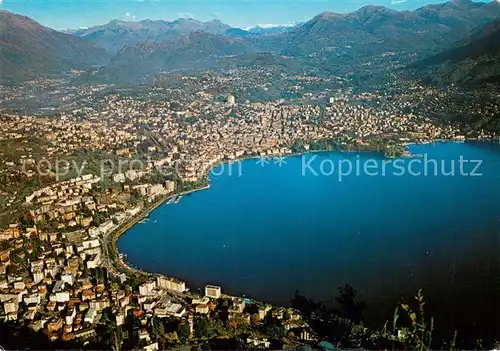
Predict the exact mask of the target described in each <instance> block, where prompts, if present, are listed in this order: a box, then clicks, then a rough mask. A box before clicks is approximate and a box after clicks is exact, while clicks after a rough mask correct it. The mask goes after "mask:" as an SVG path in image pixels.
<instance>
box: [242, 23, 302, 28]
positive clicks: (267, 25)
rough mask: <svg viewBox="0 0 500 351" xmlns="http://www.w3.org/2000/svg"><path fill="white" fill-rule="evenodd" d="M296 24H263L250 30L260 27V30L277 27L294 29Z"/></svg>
mask: <svg viewBox="0 0 500 351" xmlns="http://www.w3.org/2000/svg"><path fill="white" fill-rule="evenodd" d="M293 26H295V24H291V23H287V24H274V23H262V24H257V25H256V26H252V27H248V28H247V30H248V29H252V28H254V27H260V28H264V29H267V28H276V27H293Z"/></svg>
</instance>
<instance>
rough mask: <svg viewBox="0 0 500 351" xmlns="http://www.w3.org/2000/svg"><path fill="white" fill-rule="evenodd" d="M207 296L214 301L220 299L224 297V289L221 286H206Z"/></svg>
mask: <svg viewBox="0 0 500 351" xmlns="http://www.w3.org/2000/svg"><path fill="white" fill-rule="evenodd" d="M205 296H208V297H210V298H212V299H218V298H220V297H221V296H222V289H221V287H220V286H216V285H207V286H205Z"/></svg>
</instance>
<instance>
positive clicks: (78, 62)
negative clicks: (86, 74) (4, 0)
mask: <svg viewBox="0 0 500 351" xmlns="http://www.w3.org/2000/svg"><path fill="white" fill-rule="evenodd" d="M110 56H111V55H110V54H109V52H107V51H106V50H105V49H103V48H101V47H99V46H96V45H94V44H92V43H90V42H88V41H86V40H84V39H82V38H79V37H76V36H73V35H69V34H64V33H60V32H57V31H55V30H53V29H50V28H47V27H44V26H42V25H40V24H38V23H37V22H35V21H33V20H31V19H30V18H28V17H25V16H19V15H14V14H12V13H10V12H7V11H0V83H1V84H13V83H14V84H15V83H19V82H23V81H25V80H29V79H32V78H35V77H37V76H39V75H47V74H58V73H61V72H62V71H68V70H70V69H77V70H86V69H89V68H91V67H92V66H95V65H102V64H105V63H106V62H107V61H108V60H109V58H110Z"/></svg>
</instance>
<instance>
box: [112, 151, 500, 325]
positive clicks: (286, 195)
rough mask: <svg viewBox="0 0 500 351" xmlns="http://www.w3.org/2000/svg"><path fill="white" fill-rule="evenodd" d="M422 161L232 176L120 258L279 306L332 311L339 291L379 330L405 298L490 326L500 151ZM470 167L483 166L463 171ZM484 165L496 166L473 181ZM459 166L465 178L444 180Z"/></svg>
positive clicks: (293, 160)
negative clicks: (356, 298) (300, 298)
mask: <svg viewBox="0 0 500 351" xmlns="http://www.w3.org/2000/svg"><path fill="white" fill-rule="evenodd" d="M410 151H411V152H412V153H414V154H418V155H424V154H425V155H426V157H427V158H426V159H424V158H422V157H417V158H413V159H401V160H399V161H397V163H396V164H395V163H394V162H396V160H393V163H392V164H387V162H386V165H385V174H382V166H383V163H384V161H387V160H386V159H385V158H384V157H383V156H382V155H380V154H377V153H346V152H331V153H311V154H307V155H304V156H294V157H288V158H286V159H285V162H286V164H284V163H283V164H279V163H278V162H276V163H275V161H273V160H269V163H265V164H262V163H257V161H258V160H255V159H251V160H246V161H243V162H242V163H241V165H240V166H238V165H236V164H233V165H232V166H231V168H229V167H230V166H229V165H227V164H226V165H222V166H219V167H218V168H216V169H214V171H213V173H212V175H211V176H210V178H211V188H210V189H208V190H204V191H199V192H196V193H193V194H191V195H188V196H185V197H184V198H183V199H182V200H181V201H180V202H179V203H178V204H164V205H162V206H160V207H159V208H158V209H157V210H155V211H154V212H153V213H152V214H151V215H150V218H151V219H150V221H149V222H147V223H145V224H138V225H136V226H135V227H133V228H132V229H130V230H129V231H128V232H127V233H125V234H124V235H123V236H122V237H121V238H120V239H119V241H118V248H119V251H120V252H125V253H127V254H128V260H129V261H130V262H131V263H132V264H133V265H135V266H138V267H140V268H142V269H144V270H147V271H153V272H159V273H163V274H166V275H169V276H173V277H178V278H180V279H182V280H186V281H187V282H188V286H190V287H192V288H197V287H200V286H203V285H204V284H207V283H211V284H217V285H221V286H222V287H223V291H225V292H227V293H230V294H238V295H242V294H245V295H246V296H249V297H253V298H256V299H259V300H264V301H269V302H273V303H279V304H288V303H289V301H290V299H291V298H292V297H293V294H294V292H295V290H299V291H300V292H301V293H302V294H304V295H306V296H308V297H310V298H313V299H317V300H321V301H323V302H324V303H326V304H327V305H329V304H330V305H332V304H333V301H334V297H335V296H337V287H338V286H340V285H343V284H345V283H349V284H350V285H352V286H353V287H354V288H355V289H356V290H358V292H359V294H360V298H361V299H363V300H364V301H366V302H367V304H368V310H367V313H368V314H370V315H371V318H372V320H373V321H374V322H373V323H375V321H377V323H378V322H379V321H381V320H385V319H386V318H387V319H391V320H392V314H393V311H394V306H395V304H396V303H397V302H398V301H399V299H400V298H402V297H406V298H407V297H408V296H412V294H414V293H415V292H416V291H417V289H418V288H422V289H423V290H424V295H425V296H426V297H427V298H428V299H429V303H430V306H431V307H432V308H433V312H434V313H435V314H437V315H440V314H442V315H447V316H448V317H449V316H451V317H449V318H448V319H451V320H453V321H454V322H453V323H455V324H453V327H455V326H458V327H460V326H461V325H464V326H467V327H468V326H469V325H472V326H471V327H470V328H480V327H481V328H482V326H481V325H482V324H481V323H482V322H484V320H485V319H486V318H489V317H493V315H494V314H495V315H496V312H497V311H498V309H497V307H498V302H497V300H498V299H499V298H500V295H499V294H498V293H499V289H498V272H499V270H498V263H499V259H500V250H499V249H500V245H499V243H500V241H499V235H500V146H499V145H498V144H496V143H481V142H471V143H462V144H460V143H436V144H429V145H414V146H411V147H410ZM460 157H462V158H463V160H471V161H472V160H474V162H468V163H463V164H462V168H463V169H462V170H461V169H460V163H459V162H460ZM415 160H420V165H419V164H418V163H417V162H418V161H415ZM425 160H427V161H428V166H427V172H426V174H427V175H424V174H423V173H424V171H425V167H424V166H423V163H424V162H425ZM432 160H435V161H436V162H437V166H438V168H439V169H438V175H437V176H436V175H435V173H434V172H435V164H434V163H433V161H432ZM475 160H481V161H482V163H481V165H480V167H479V169H477V170H475V172H474V173H475V174H477V176H472V175H471V172H472V171H473V170H474V168H476V163H477V162H475ZM412 161H413V163H412V164H411V165H410V162H412ZM341 162H342V167H343V170H344V171H346V170H348V165H347V162H350V163H351V164H352V166H353V168H354V169H353V171H352V173H351V174H350V175H346V176H344V177H343V178H342V179H341V181H339V172H338V169H335V170H334V171H333V172H332V168H331V167H332V165H333V166H334V167H335V168H338V166H339V165H340V163H341ZM356 163H358V164H359V165H360V166H359V168H360V170H359V171H358V172H356V170H355V168H356ZM452 163H454V164H455V175H454V176H451V175H443V174H441V173H442V171H443V170H441V167H442V165H444V172H445V173H447V174H448V173H450V171H451V170H452V166H451V165H452ZM367 164H369V166H366V165H367ZM307 165H309V166H307ZM365 166H366V167H368V169H366V170H365V169H364V167H365ZM375 166H377V167H378V171H377V170H376V169H375ZM238 167H240V168H238ZM402 168H404V169H403V170H402ZM402 171H404V174H401V173H402ZM377 172H378V175H375V173H377ZM419 172H421V173H422V174H420V175H419ZM479 174H481V175H479ZM155 221H158V222H157V223H154V222H155ZM495 319H496V316H495ZM450 328H451V327H450Z"/></svg>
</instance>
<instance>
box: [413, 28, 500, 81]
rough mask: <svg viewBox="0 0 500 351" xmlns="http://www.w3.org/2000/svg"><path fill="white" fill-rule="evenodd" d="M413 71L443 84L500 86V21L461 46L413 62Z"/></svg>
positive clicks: (462, 42) (477, 33) (475, 33)
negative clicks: (491, 84) (497, 84)
mask: <svg viewBox="0 0 500 351" xmlns="http://www.w3.org/2000/svg"><path fill="white" fill-rule="evenodd" d="M410 68H415V69H417V71H418V72H420V73H422V74H425V75H426V76H427V77H428V79H429V80H431V81H435V83H441V84H450V83H453V84H481V83H500V20H497V21H495V22H493V23H490V24H488V25H486V26H484V27H483V28H481V29H480V30H478V31H475V32H474V33H473V35H472V36H470V37H469V38H468V39H467V40H463V41H461V42H460V43H459V44H458V45H456V46H454V47H452V48H450V49H448V50H445V51H443V52H440V53H439V54H437V55H433V56H430V57H427V58H425V59H423V60H420V61H418V62H415V63H413V64H412V65H410Z"/></svg>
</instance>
